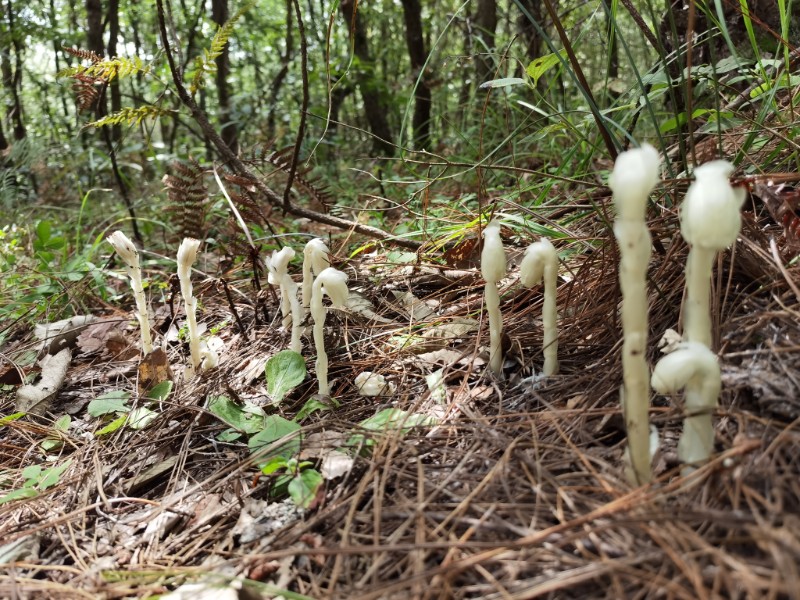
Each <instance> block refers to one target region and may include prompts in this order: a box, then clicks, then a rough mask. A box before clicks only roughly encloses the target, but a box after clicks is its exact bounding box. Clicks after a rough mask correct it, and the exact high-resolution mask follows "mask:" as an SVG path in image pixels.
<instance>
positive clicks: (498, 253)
mask: <svg viewBox="0 0 800 600" xmlns="http://www.w3.org/2000/svg"><path fill="white" fill-rule="evenodd" d="M481 275H483V278H484V280H485V281H486V285H485V287H484V297H485V299H486V312H487V313H488V315H489V368H490V369H491V370H492V372H493V373H494V374H495V375H496V376H498V377H502V375H503V348H502V339H503V315H502V314H501V313H500V291H499V290H498V284H499V283H500V281H501V280H502V279H503V277H505V276H506V253H505V250H504V249H503V241H502V239H501V238H500V223H498V222H497V221H491V222H490V223H489V224H488V225H487V226H486V227H485V228H484V230H483V251H482V252H481Z"/></svg>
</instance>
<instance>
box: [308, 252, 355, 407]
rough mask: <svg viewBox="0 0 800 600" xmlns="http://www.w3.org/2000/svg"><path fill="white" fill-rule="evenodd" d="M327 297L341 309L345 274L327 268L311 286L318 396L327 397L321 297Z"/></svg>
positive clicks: (326, 370)
mask: <svg viewBox="0 0 800 600" xmlns="http://www.w3.org/2000/svg"><path fill="white" fill-rule="evenodd" d="M323 295H327V296H328V297H329V298H330V299H331V302H332V303H333V305H334V306H336V307H343V306H344V305H345V303H346V302H347V298H348V296H349V295H350V291H349V290H348V289H347V274H346V273H342V272H341V271H339V270H337V269H334V268H333V267H328V268H326V269H323V270H322V271H321V272H320V274H319V275H317V278H316V279H314V284H313V285H312V286H311V306H310V308H311V318H312V319H314V346H315V347H316V350H317V360H316V363H315V366H316V371H317V381H318V383H319V394H320V396H329V395H330V393H331V389H330V386H329V385H328V355H327V353H326V352H325V315H326V310H325V307H324V306H323V305H322V297H323Z"/></svg>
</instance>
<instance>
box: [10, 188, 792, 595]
mask: <svg viewBox="0 0 800 600" xmlns="http://www.w3.org/2000/svg"><path fill="white" fill-rule="evenodd" d="M597 201H598V202H600V203H601V205H602V204H603V203H606V204H605V205H606V206H608V204H607V203H608V202H609V201H610V198H609V197H605V198H598V199H597ZM661 209H662V216H660V217H658V219H656V220H654V221H653V222H652V223H651V227H652V230H653V236H654V239H655V244H654V247H655V251H654V254H653V259H652V262H651V268H650V277H651V285H650V290H651V306H652V309H651V315H650V319H651V322H650V326H651V340H650V344H649V347H650V349H651V350H650V352H649V356H648V358H649V360H650V361H651V364H654V363H655V361H656V360H657V359H658V357H659V356H660V352H659V350H658V349H657V348H656V344H657V341H658V339H659V338H660V337H661V335H662V334H663V333H664V332H665V331H666V330H667V329H669V328H674V329H679V324H680V317H681V315H680V307H681V301H682V294H683V285H682V283H683V268H684V263H685V257H686V245H685V243H684V242H683V240H682V239H681V237H680V235H678V233H677V231H678V229H677V214H676V211H674V210H673V209H670V208H665V207H664V206H663V205H662V206H661ZM609 210H610V208H609ZM743 217H744V227H743V230H742V234H741V236H740V240H739V242H738V243H737V245H736V247H735V250H734V251H733V252H730V251H729V252H726V253H724V254H723V255H722V256H721V257H720V260H719V261H718V264H717V267H718V269H717V275H716V277H715V279H714V293H713V296H712V297H713V299H714V301H713V304H714V315H715V323H714V328H715V332H716V340H715V343H716V348H717V349H718V353H719V357H720V362H721V365H722V372H723V392H722V396H721V399H720V405H719V408H718V409H717V411H716V412H715V416H714V422H715V428H716V442H715V454H714V456H713V459H712V460H711V461H710V462H709V463H708V464H706V465H705V466H703V467H702V468H700V469H698V470H697V471H695V472H694V473H692V474H691V475H689V476H687V477H681V475H680V465H679V463H678V460H677V457H676V450H675V448H676V443H677V439H678V436H679V435H680V432H681V428H682V410H681V402H680V397H675V398H665V397H661V396H654V398H653V408H652V411H651V417H652V420H653V422H654V424H655V425H656V427H657V428H658V431H659V436H660V440H661V445H660V449H659V451H658V453H657V455H656V457H655V460H654V481H653V482H652V483H651V484H649V485H646V486H643V487H631V486H630V485H629V484H628V482H627V481H626V478H625V475H624V466H623V459H622V456H623V448H624V445H625V432H624V424H623V420H622V416H621V411H620V407H619V387H620V384H621V380H622V377H621V365H620V349H621V340H620V324H619V318H618V306H619V302H620V296H619V290H618V284H617V264H618V261H617V255H616V245H615V243H614V241H613V238H612V237H611V234H610V231H609V229H608V227H607V226H606V225H605V224H604V223H603V222H602V220H601V219H600V218H598V217H597V216H596V215H595V213H592V216H589V217H586V218H584V219H582V220H579V221H576V222H573V223H572V224H571V225H570V230H569V233H570V236H572V238H573V239H574V240H576V241H575V242H574V243H573V244H572V245H571V248H572V249H573V250H574V251H573V252H572V253H571V254H570V255H569V257H568V258H567V259H566V260H564V262H563V264H562V266H561V270H560V275H561V277H560V281H559V283H560V287H559V292H558V307H559V329H560V343H559V355H560V356H559V358H560V363H561V370H560V372H559V374H558V375H556V376H552V377H549V378H545V379H536V378H531V377H530V376H531V374H532V372H533V371H536V372H538V371H539V369H540V368H541V341H542V333H541V322H540V318H541V317H540V315H541V304H542V299H541V289H540V288H534V289H531V290H528V289H524V288H523V287H522V286H521V285H519V282H518V274H517V268H516V266H514V265H516V264H518V262H519V260H520V258H521V253H522V250H523V245H522V244H521V243H519V244H516V243H515V242H514V241H513V240H509V243H508V247H507V248H508V251H509V257H510V260H509V263H510V265H511V267H510V269H509V276H508V278H507V279H506V280H504V281H503V284H502V286H501V288H502V289H501V294H502V311H503V315H504V320H505V332H506V336H505V337H506V340H505V342H506V343H505V345H506V347H507V359H506V365H505V366H506V369H505V376H504V377H503V378H502V379H498V378H497V377H495V376H493V375H492V374H491V373H490V372H489V371H488V369H487V368H486V367H487V352H486V344H487V340H488V328H487V323H485V322H483V320H482V317H481V314H482V311H481V307H482V302H483V285H482V283H483V282H482V280H481V278H480V274H479V271H477V270H476V268H475V267H476V265H477V262H476V258H477V255H478V248H477V245H476V244H475V243H474V241H467V242H465V243H463V244H461V245H460V246H457V247H456V248H455V249H451V250H450V251H448V252H447V253H445V256H444V261H443V262H442V261H439V260H437V261H432V260H430V256H429V255H426V253H425V252H424V251H423V252H420V253H417V254H408V253H398V252H390V253H389V254H378V253H374V254H372V255H362V256H361V257H360V258H359V259H358V260H357V261H347V260H335V261H334V262H335V264H336V265H337V266H338V268H340V269H342V270H344V271H346V272H347V273H348V274H349V276H350V289H351V290H352V291H353V292H354V293H356V294H357V296H356V297H357V298H359V301H358V302H357V305H358V306H354V305H353V304H352V303H351V305H350V307H349V308H346V309H343V310H332V311H331V312H330V314H329V317H328V321H327V326H328V332H329V334H328V348H329V351H328V352H329V360H330V375H331V380H332V391H333V396H334V397H335V399H336V400H337V401H338V408H335V409H332V410H318V411H317V412H314V413H313V414H311V415H310V416H307V417H306V418H304V419H303V420H302V422H301V425H302V430H301V433H302V441H301V444H300V448H301V450H300V452H301V454H300V458H301V459H302V460H304V461H308V462H307V464H306V466H307V467H309V468H314V469H319V470H320V471H322V473H323V478H324V481H323V483H322V485H321V486H320V487H319V488H318V491H317V494H316V496H315V498H314V500H313V501H312V502H310V503H309V506H308V508H306V509H300V508H298V507H297V506H296V505H295V503H294V502H293V501H292V500H291V499H290V498H287V497H286V496H285V494H283V495H280V494H279V493H278V492H280V489H279V486H278V483H279V480H278V477H279V474H271V475H264V474H260V471H259V469H258V468H257V465H256V462H257V460H256V459H255V458H254V457H253V456H252V455H251V453H250V451H249V449H248V447H247V444H246V441H245V439H244V438H240V439H239V440H228V441H226V440H227V438H224V436H223V438H220V434H221V433H223V432H224V431H225V430H228V429H229V425H228V424H226V423H224V422H222V421H221V420H220V419H219V418H217V416H215V414H212V413H211V412H210V411H209V409H208V406H209V404H208V402H209V400H210V399H211V398H214V397H219V396H225V397H226V398H228V399H231V400H233V401H234V402H236V403H239V404H241V405H244V404H251V405H259V406H261V407H263V408H264V409H265V410H266V411H267V412H268V413H278V414H280V415H282V416H284V417H285V418H286V419H290V420H291V419H295V418H296V417H297V414H298V412H299V411H300V410H301V408H302V407H303V406H304V405H305V403H306V402H307V401H308V400H309V398H312V397H313V395H314V394H315V392H316V380H315V378H314V377H313V376H308V377H306V379H305V381H304V382H303V383H302V384H300V385H299V386H298V387H296V388H295V389H294V390H293V391H291V392H290V393H289V394H288V395H287V397H286V398H284V400H283V402H282V403H281V404H280V405H279V406H276V405H274V404H271V402H270V399H269V395H268V393H267V391H266V389H265V382H264V365H265V363H266V361H267V359H268V358H269V357H271V356H272V355H274V354H275V353H276V352H278V351H280V350H283V349H285V348H286V347H287V346H288V339H287V335H286V332H285V331H283V330H282V329H280V328H278V326H277V325H278V321H279V317H277V318H276V316H275V315H276V313H278V312H279V311H278V310H277V305H276V303H275V298H274V297H271V296H267V309H268V313H269V316H270V319H271V320H270V323H269V324H264V319H263V315H262V318H261V319H260V320H259V323H260V324H256V322H255V320H254V310H253V305H252V302H250V300H249V299H250V298H251V297H252V296H253V294H252V292H251V291H250V287H249V283H248V282H246V281H245V282H239V283H238V284H236V283H234V284H233V285H234V287H235V288H236V289H235V290H234V291H235V292H236V293H234V304H235V305H236V309H237V312H238V313H239V316H240V318H241V319H242V322H243V325H244V331H241V330H240V329H239V327H238V325H237V323H236V321H235V319H233V317H232V315H231V311H230V308H229V303H228V301H227V300H226V297H225V295H224V294H223V293H222V292H221V291H219V290H218V289H217V288H214V287H213V286H203V285H202V283H200V282H197V283H196V289H197V294H198V295H199V297H200V298H201V302H202V307H203V308H202V311H201V321H202V322H203V323H205V324H206V325H207V326H208V327H209V328H212V327H214V326H215V325H218V324H219V323H220V322H222V321H227V322H228V325H227V326H225V327H223V328H222V329H221V330H220V331H219V333H218V335H219V336H220V337H221V338H222V339H223V341H224V342H225V344H224V349H223V351H222V352H221V354H220V357H221V360H220V364H219V366H218V367H217V368H216V369H214V370H212V371H209V372H207V373H204V374H202V375H200V376H199V377H197V378H195V379H193V380H191V381H187V382H182V381H181V378H180V376H176V385H175V387H174V388H173V389H172V391H171V393H170V395H169V396H168V397H166V399H163V400H162V401H161V402H159V403H158V405H157V410H156V412H157V417H156V418H155V420H154V421H152V422H151V423H150V424H149V425H148V426H147V427H144V428H141V429H133V428H131V427H122V428H120V429H118V430H116V431H114V432H111V433H108V434H106V435H97V433H98V431H99V430H100V429H101V428H102V427H104V426H106V425H107V424H108V418H105V419H103V418H97V417H92V416H90V415H89V414H88V412H87V406H88V404H89V402H90V401H91V400H93V399H97V398H98V397H100V396H102V395H103V394H105V393H107V392H109V391H119V390H122V391H126V392H129V393H130V394H131V398H133V399H136V398H137V394H136V389H137V374H138V373H139V372H138V371H137V365H138V363H139V357H138V353H135V352H134V353H131V352H126V347H128V348H130V347H135V346H136V344H137V343H138V332H137V330H136V329H135V328H134V327H133V325H132V323H131V316H130V312H128V311H127V310H125V309H124V307H112V306H105V307H98V311H97V315H96V316H97V317H99V320H100V323H101V324H104V325H101V326H98V324H97V323H95V324H94V325H93V326H92V327H94V328H95V329H93V330H87V331H94V332H95V333H94V334H88V335H83V336H81V337H80V338H78V339H77V341H76V344H75V350H74V355H73V360H72V363H71V365H70V367H69V370H68V373H67V380H66V384H65V386H64V388H63V389H62V391H61V392H60V393H59V395H58V396H57V398H56V399H55V401H54V402H53V403H52V404H51V405H50V406H49V408H48V412H49V414H50V415H51V417H52V418H51V419H50V420H48V419H44V420H42V419H40V420H36V419H29V418H25V419H17V420H5V421H4V423H3V425H2V432H3V433H2V442H0V447H1V448H2V455H0V468H1V469H2V471H3V473H4V477H5V478H6V481H5V482H4V484H3V487H4V489H5V490H6V491H7V490H8V489H15V488H19V487H20V486H21V485H23V481H24V476H23V469H24V468H25V467H30V466H32V465H48V464H52V465H64V464H68V466H67V467H66V468H65V469H64V470H63V472H61V473H59V474H56V476H55V481H52V482H50V485H49V486H48V485H44V484H43V483H42V482H41V480H35V481H34V482H33V483H32V484H31V486H33V487H37V486H39V488H40V489H38V488H37V490H36V492H31V494H32V497H29V498H24V499H19V500H15V501H13V502H8V503H5V504H2V505H0V545H2V548H0V556H2V557H3V560H2V562H3V563H4V564H3V567H2V569H1V570H0V597H3V598H142V597H148V596H151V595H159V594H168V593H170V592H172V595H170V596H169V597H170V598H234V597H238V598H270V597H280V596H282V597H284V598H304V597H308V598H318V599H323V598H348V599H359V600H368V599H370V598H376V599H377V598H398V599H399V598H486V599H495V598H496V599H510V598H514V599H521V598H536V597H543V598H645V597H648V598H649V597H653V598H655V597H665V598H675V599H686V600H696V599H705V598H708V599H711V598H798V597H800V568H799V567H798V565H800V452H798V449H800V431H799V430H798V428H797V424H798V423H800V371H798V365H800V314H798V306H800V291H799V290H798V283H799V282H800V266H798V265H797V264H795V265H794V266H791V267H785V266H784V264H785V262H786V260H785V259H786V256H781V255H780V253H781V252H786V251H788V246H787V245H785V244H784V243H783V241H784V239H785V238H784V237H783V236H784V232H783V230H782V228H781V227H780V226H778V225H776V224H774V222H771V221H770V218H769V215H768V214H767V213H766V211H765V210H764V208H763V206H762V205H761V203H760V201H759V200H758V199H756V198H754V197H753V198H750V199H749V200H748V203H747V205H746V206H745V209H744V213H743ZM509 237H510V232H508V231H504V238H506V239H508V238H509ZM772 239H775V240H777V243H776V242H773V241H771V240H772ZM589 242H591V243H589ZM238 292H241V294H239V293H238ZM180 304H182V302H179V301H176V302H175V304H174V310H175V311H176V312H177V313H178V318H179V319H182V317H181V316H180V312H181V311H182V309H181V307H180V306H179V305H180ZM365 307H367V309H368V310H367V309H365ZM100 308H104V310H100ZM370 311H371V312H370ZM155 320H156V322H155V329H156V330H157V331H160V332H161V333H162V334H165V333H166V332H167V329H168V327H169V324H170V322H171V318H170V310H169V308H167V307H156V319H155ZM112 332H113V333H112ZM92 340H93V341H92ZM34 344H35V341H34V340H33V338H32V335H31V332H22V331H21V332H19V334H18V335H17V336H16V337H15V338H12V339H11V340H10V342H9V343H8V344H7V345H6V347H5V348H4V349H3V353H4V354H5V355H12V354H14V353H17V352H19V351H20V350H21V349H25V348H31V347H33V346H34ZM114 344H117V345H114ZM186 354H187V349H186V346H185V344H182V343H181V342H179V341H178V340H173V341H170V342H169V343H168V344H167V355H168V361H169V363H170V364H171V365H172V368H173V370H174V371H175V372H176V373H177V372H179V371H180V365H185V364H186V361H187V356H186ZM304 354H305V356H306V359H307V362H308V364H309V368H310V367H311V365H312V364H313V360H312V359H313V346H312V344H311V340H310V336H306V337H305V338H304ZM367 370H368V371H373V372H377V373H380V374H382V375H384V376H385V377H386V378H387V379H388V380H389V381H390V382H391V383H392V384H393V385H394V386H395V390H394V391H393V393H391V394H386V395H383V396H378V397H371V398H368V397H362V396H359V395H358V394H357V392H356V389H355V386H354V385H353V381H354V379H355V377H356V375H358V374H359V373H360V372H362V371H367ZM436 372H438V373H439V376H433V377H432V374H433V373H436ZM312 375H313V373H312ZM3 390H4V391H2V396H0V414H2V415H11V414H12V413H14V412H15V398H14V393H13V387H12V386H5V387H4V388H3ZM139 400H140V401H141V398H139ZM321 408H323V409H325V408H326V407H325V406H324V405H321ZM386 408H395V409H401V410H402V411H405V413H396V414H408V415H412V416H419V415H424V416H425V417H430V419H426V420H424V423H425V424H424V425H420V426H416V427H410V428H409V427H399V426H396V427H391V426H386V427H382V428H381V427H378V428H375V427H371V428H365V426H364V422H365V420H367V419H371V418H374V417H375V415H376V414H378V413H380V411H381V410H382V409H386ZM64 414H69V415H71V424H70V428H69V430H68V431H66V432H64V433H63V434H61V435H60V436H56V438H54V437H53V436H54V433H53V432H54V430H53V427H52V420H53V418H58V417H60V416H62V415H64ZM46 422H47V423H49V425H48V424H46ZM417 422H419V421H417ZM354 434H361V436H362V437H361V438H360V439H361V441H362V443H361V446H360V447H359V448H358V449H356V450H352V449H351V451H350V452H349V453H339V454H335V455H333V456H337V457H338V458H339V459H340V468H339V469H338V470H337V469H336V468H335V467H332V466H331V463H330V459H331V456H332V452H333V451H335V450H337V449H341V448H342V447H343V441H344V440H347V439H348V438H351V437H352V436H353V435H354ZM47 439H50V440H51V442H54V443H51V445H50V446H49V447H48V448H49V449H44V448H43V446H42V442H43V441H44V440H47ZM45 457H47V459H46V460H45ZM67 461H68V463H67ZM259 474H260V476H259ZM27 475H28V476H30V475H32V474H31V472H28V473H27ZM34 479H35V478H34ZM54 483H55V484H54ZM242 578H246V579H247V581H246V582H245V583H243V581H244V579H242ZM189 584H196V587H189ZM181 586H182V587H181ZM176 588H178V589H179V591H177V592H175V591H174V590H176ZM203 593H206V594H209V595H207V596H204V595H202V594H203ZM162 597H166V596H162Z"/></svg>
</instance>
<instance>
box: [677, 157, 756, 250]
mask: <svg viewBox="0 0 800 600" xmlns="http://www.w3.org/2000/svg"><path fill="white" fill-rule="evenodd" d="M731 173H733V165H732V164H731V163H729V162H728V161H726V160H714V161H711V162H709V163H706V164H704V165H702V166H699V167H697V168H696V169H695V170H694V176H695V181H694V182H693V183H692V185H690V186H689V191H687V192H686V198H685V199H684V201H683V205H682V206H681V215H680V216H681V234H682V235H683V239H685V240H686V241H687V242H688V243H689V244H691V245H693V246H699V247H701V248H707V249H709V250H724V249H725V248H727V247H728V246H730V245H731V244H733V242H735V241H736V236H738V235H739V230H740V229H741V226H742V216H741V207H742V204H743V203H744V200H745V197H746V195H747V193H746V191H745V190H744V188H739V187H736V188H735V187H733V186H732V185H731V183H730V180H729V177H730V175H731Z"/></svg>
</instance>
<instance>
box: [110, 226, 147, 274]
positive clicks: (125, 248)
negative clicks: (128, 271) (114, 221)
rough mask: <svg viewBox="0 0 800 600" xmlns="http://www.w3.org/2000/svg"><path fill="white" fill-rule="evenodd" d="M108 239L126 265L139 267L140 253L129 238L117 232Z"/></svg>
mask: <svg viewBox="0 0 800 600" xmlns="http://www.w3.org/2000/svg"><path fill="white" fill-rule="evenodd" d="M106 239H107V240H108V243H109V244H111V245H112V246H114V250H115V251H116V252H117V254H119V256H120V258H121V259H122V260H124V261H125V263H126V264H128V265H134V264H135V265H136V266H137V267H138V266H139V253H138V252H137V251H136V246H134V245H133V242H132V241H130V239H128V236H126V235H125V234H124V233H122V232H121V231H115V232H114V233H112V234H111V235H110V236H108V238H106Z"/></svg>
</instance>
